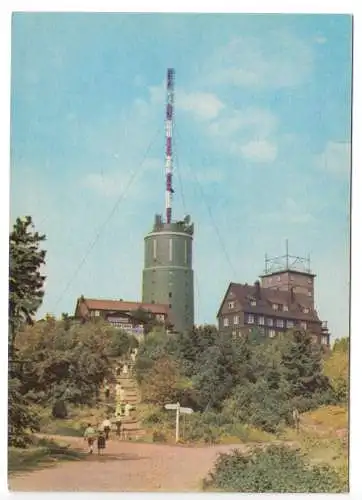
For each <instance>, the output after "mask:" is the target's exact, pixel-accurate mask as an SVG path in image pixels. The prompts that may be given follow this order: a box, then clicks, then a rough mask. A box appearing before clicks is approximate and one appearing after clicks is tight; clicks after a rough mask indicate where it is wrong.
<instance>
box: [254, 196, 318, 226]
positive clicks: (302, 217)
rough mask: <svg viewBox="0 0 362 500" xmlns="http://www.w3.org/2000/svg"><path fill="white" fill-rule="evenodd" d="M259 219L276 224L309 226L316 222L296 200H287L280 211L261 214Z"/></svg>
mask: <svg viewBox="0 0 362 500" xmlns="http://www.w3.org/2000/svg"><path fill="white" fill-rule="evenodd" d="M257 219H263V220H265V219H267V220H268V221H269V222H270V223H275V224H278V225H279V224H283V225H285V224H292V225H295V224H300V225H302V224H309V223H311V222H313V221H314V220H315V218H314V216H313V215H312V214H311V212H310V211H309V210H307V209H306V208H305V207H304V206H303V204H302V202H299V201H298V202H297V201H296V200H295V199H294V198H290V197H288V198H286V199H285V200H284V202H283V204H282V207H281V209H280V210H277V211H274V212H269V213H267V214H260V215H258V216H257Z"/></svg>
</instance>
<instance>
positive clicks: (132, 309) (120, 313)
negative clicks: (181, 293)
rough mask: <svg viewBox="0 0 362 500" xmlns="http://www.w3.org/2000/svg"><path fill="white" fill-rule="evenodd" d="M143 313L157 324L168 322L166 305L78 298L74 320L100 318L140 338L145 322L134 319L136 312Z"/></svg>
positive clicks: (168, 312)
mask: <svg viewBox="0 0 362 500" xmlns="http://www.w3.org/2000/svg"><path fill="white" fill-rule="evenodd" d="M140 310H141V311H144V312H146V313H148V314H149V315H150V317H151V318H152V319H155V320H156V321H157V322H159V323H163V324H166V323H168V322H169V321H170V311H169V307H168V305H164V304H144V303H142V302H127V301H124V300H108V299H106V300H104V299H89V298H85V297H83V296H82V297H80V298H79V299H78V300H77V304H76V307H75V313H74V318H75V319H79V320H81V321H89V320H92V319H97V318H102V319H104V320H105V321H108V322H109V323H110V324H111V325H112V326H114V327H116V328H121V329H122V330H125V331H127V332H128V333H133V334H135V335H137V336H139V335H140V336H142V335H143V332H144V324H145V321H143V320H142V319H140V318H138V319H137V317H136V315H135V313H136V312H137V311H140Z"/></svg>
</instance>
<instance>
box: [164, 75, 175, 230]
mask: <svg viewBox="0 0 362 500" xmlns="http://www.w3.org/2000/svg"><path fill="white" fill-rule="evenodd" d="M174 80H175V70H174V69H172V68H169V69H168V70H167V102H166V121H165V128H166V156H165V168H166V224H170V223H171V218H172V194H173V189H172V131H173V101H174Z"/></svg>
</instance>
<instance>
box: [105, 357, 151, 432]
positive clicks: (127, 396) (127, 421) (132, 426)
mask: <svg viewBox="0 0 362 500" xmlns="http://www.w3.org/2000/svg"><path fill="white" fill-rule="evenodd" d="M127 364H128V367H129V370H128V373H123V372H121V374H120V375H116V384H120V385H121V386H122V389H123V391H124V394H123V402H124V403H125V402H128V403H129V404H130V405H131V406H132V409H131V411H130V414H129V416H123V417H122V429H123V431H124V438H125V439H127V440H137V439H139V438H140V437H142V436H143V435H144V434H145V431H144V430H143V429H142V428H141V425H140V422H139V420H138V419H137V405H138V404H139V403H140V402H141V395H140V392H139V389H138V385H137V382H136V380H135V379H134V377H133V362H132V361H131V360H130V359H129V360H127ZM116 384H115V385H116ZM113 394H114V398H115V403H116V407H118V405H119V403H120V401H118V400H117V395H116V391H115V388H114V391H113Z"/></svg>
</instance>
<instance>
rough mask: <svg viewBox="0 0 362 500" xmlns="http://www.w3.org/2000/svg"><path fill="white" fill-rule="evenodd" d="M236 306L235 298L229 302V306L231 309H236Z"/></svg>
mask: <svg viewBox="0 0 362 500" xmlns="http://www.w3.org/2000/svg"><path fill="white" fill-rule="evenodd" d="M234 307H235V302H234V301H233V300H231V301H230V302H229V303H228V308H229V309H234Z"/></svg>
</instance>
